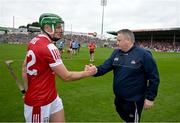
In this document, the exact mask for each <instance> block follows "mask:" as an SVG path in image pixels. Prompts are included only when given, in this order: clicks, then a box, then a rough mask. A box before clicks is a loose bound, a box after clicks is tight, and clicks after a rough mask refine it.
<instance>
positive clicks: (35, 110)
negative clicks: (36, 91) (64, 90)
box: [24, 96, 63, 123]
mask: <svg viewBox="0 0 180 123" xmlns="http://www.w3.org/2000/svg"><path fill="white" fill-rule="evenodd" d="M62 109H63V104H62V100H61V98H60V97H59V96H57V97H56V99H55V100H54V101H53V102H51V103H50V104H48V105H45V106H40V107H39V106H38V107H33V106H28V105H26V104H24V116H25V120H26V122H32V123H33V122H36V123H37V122H39V123H40V122H42V123H47V122H49V118H50V115H51V114H53V113H56V112H59V111H61V110H62Z"/></svg>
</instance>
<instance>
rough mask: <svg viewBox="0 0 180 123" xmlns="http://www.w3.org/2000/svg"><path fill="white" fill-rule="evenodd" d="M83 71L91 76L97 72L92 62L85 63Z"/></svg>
mask: <svg viewBox="0 0 180 123" xmlns="http://www.w3.org/2000/svg"><path fill="white" fill-rule="evenodd" d="M84 71H85V72H86V73H87V76H92V75H94V74H96V73H97V68H96V66H95V65H93V64H89V65H85V67H84Z"/></svg>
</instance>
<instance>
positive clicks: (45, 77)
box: [25, 35, 62, 106]
mask: <svg viewBox="0 0 180 123" xmlns="http://www.w3.org/2000/svg"><path fill="white" fill-rule="evenodd" d="M26 57H27V60H26V71H27V79H28V90H27V92H26V94H25V104H27V105H30V106H43V105H47V104H49V103H51V102H52V101H53V100H54V99H55V98H56V97H57V91H56V87H55V73H54V72H53V71H52V70H51V67H54V66H57V65H59V64H62V60H61V57H60V53H59V50H58V49H57V47H56V46H55V45H54V44H52V43H51V42H50V39H49V38H48V37H47V36H46V35H38V36H36V37H35V38H33V39H32V40H31V41H30V42H29V44H28V51H27V55H26Z"/></svg>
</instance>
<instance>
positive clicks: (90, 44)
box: [88, 43, 96, 51]
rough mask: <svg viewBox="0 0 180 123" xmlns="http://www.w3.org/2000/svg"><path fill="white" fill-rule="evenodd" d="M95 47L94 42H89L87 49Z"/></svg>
mask: <svg viewBox="0 0 180 123" xmlns="http://www.w3.org/2000/svg"><path fill="white" fill-rule="evenodd" d="M95 48H96V45H95V44H94V43H89V44H88V49H89V50H90V51H94V49H95Z"/></svg>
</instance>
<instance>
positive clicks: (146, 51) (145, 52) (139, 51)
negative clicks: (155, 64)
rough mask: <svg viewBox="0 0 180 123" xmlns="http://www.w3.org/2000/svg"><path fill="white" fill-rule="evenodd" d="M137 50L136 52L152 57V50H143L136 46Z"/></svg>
mask: <svg viewBox="0 0 180 123" xmlns="http://www.w3.org/2000/svg"><path fill="white" fill-rule="evenodd" d="M135 49H136V52H138V53H140V54H150V55H152V53H151V50H149V49H146V48H142V47H139V46H136V48H135Z"/></svg>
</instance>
